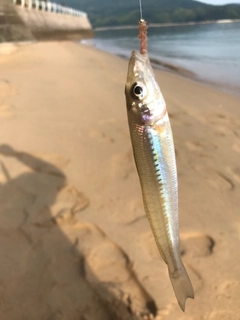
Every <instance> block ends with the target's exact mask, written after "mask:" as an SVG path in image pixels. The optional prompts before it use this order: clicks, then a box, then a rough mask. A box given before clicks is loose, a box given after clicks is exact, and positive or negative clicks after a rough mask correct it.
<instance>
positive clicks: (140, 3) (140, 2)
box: [139, 0, 143, 20]
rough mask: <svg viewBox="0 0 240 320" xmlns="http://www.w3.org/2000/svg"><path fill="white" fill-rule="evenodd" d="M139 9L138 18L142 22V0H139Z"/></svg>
mask: <svg viewBox="0 0 240 320" xmlns="http://www.w3.org/2000/svg"><path fill="white" fill-rule="evenodd" d="M139 7H140V18H141V20H142V18H143V17H142V0H139Z"/></svg>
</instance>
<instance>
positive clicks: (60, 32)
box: [16, 6, 93, 39]
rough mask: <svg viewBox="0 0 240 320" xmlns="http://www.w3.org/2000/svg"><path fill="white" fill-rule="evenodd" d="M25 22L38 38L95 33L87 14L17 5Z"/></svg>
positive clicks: (61, 37) (19, 13) (80, 35)
mask: <svg viewBox="0 0 240 320" xmlns="http://www.w3.org/2000/svg"><path fill="white" fill-rule="evenodd" d="M16 11H17V13H18V15H19V17H20V18H21V19H22V21H23V22H24V24H25V25H26V26H27V27H28V28H29V29H30V30H31V32H32V34H33V36H34V37H35V38H37V39H48V38H50V39H52V38H57V39H58V38H60V39H63V38H64V39H65V38H83V37H88V36H92V35H93V30H92V26H91V23H90V21H89V20H88V18H87V16H83V17H77V16H73V15H67V14H59V13H55V12H46V11H38V10H34V9H32V10H31V9H27V8H22V7H20V6H17V7H16Z"/></svg>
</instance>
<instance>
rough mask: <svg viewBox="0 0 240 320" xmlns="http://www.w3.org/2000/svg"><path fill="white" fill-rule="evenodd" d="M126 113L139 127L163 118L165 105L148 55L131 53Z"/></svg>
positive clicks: (126, 91)
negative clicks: (132, 117) (129, 114)
mask: <svg viewBox="0 0 240 320" xmlns="http://www.w3.org/2000/svg"><path fill="white" fill-rule="evenodd" d="M125 95H126V103H127V112H128V113H131V114H132V116H134V119H135V121H136V123H138V124H139V125H150V126H151V125H154V124H155V123H156V122H157V121H159V120H161V119H162V118H164V116H165V114H166V103H165V100H164V98H163V95H162V93H161V91H160V88H159V86H158V84H157V82H156V80H155V76H154V73H153V69H152V67H151V64H150V60H149V57H148V54H140V53H138V52H136V51H133V52H132V55H131V58H130V60H129V65H128V73H127V81H126V86H125Z"/></svg>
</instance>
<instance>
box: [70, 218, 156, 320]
mask: <svg viewBox="0 0 240 320" xmlns="http://www.w3.org/2000/svg"><path fill="white" fill-rule="evenodd" d="M74 230H75V231H74ZM69 233H70V232H69ZM70 234H71V237H72V236H73V234H74V236H75V240H74V242H75V243H76V246H78V247H79V250H80V252H82V253H83V255H84V272H85V278H86V280H87V282H88V283H89V284H90V285H91V287H92V288H93V290H95V292H96V293H97V295H98V297H99V299H100V300H101V301H102V303H103V304H104V305H105V307H106V308H107V309H108V310H109V314H111V315H112V319H115V320H122V319H124V320H132V319H135V320H137V319H139V320H140V319H146V320H147V319H149V320H150V319H154V316H156V313H157V308H156V305H155V302H154V301H153V299H152V298H151V296H150V295H149V294H148V292H147V291H146V290H145V288H144V287H143V286H142V284H141V283H140V282H139V280H138V278H137V275H136V274H135V273H134V271H133V270H132V264H131V261H130V259H129V257H128V256H127V254H126V253H125V252H124V251H123V250H122V249H121V248H120V247H119V246H118V245H117V244H115V243H114V242H112V241H111V240H110V239H109V238H108V237H107V235H106V234H105V233H104V232H103V231H102V230H101V229H100V228H98V227H97V226H95V225H94V224H90V223H85V224H83V223H77V224H75V225H73V227H72V230H71V233H70Z"/></svg>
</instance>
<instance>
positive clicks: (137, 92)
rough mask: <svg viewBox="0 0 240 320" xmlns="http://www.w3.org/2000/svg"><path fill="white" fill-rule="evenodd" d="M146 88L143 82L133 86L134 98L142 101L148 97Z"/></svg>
mask: <svg viewBox="0 0 240 320" xmlns="http://www.w3.org/2000/svg"><path fill="white" fill-rule="evenodd" d="M146 92H147V90H146V87H145V85H144V84H143V83H141V82H135V83H134V84H133V86H132V95H133V98H137V99H139V100H142V99H143V98H144V97H145V95H146Z"/></svg>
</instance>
